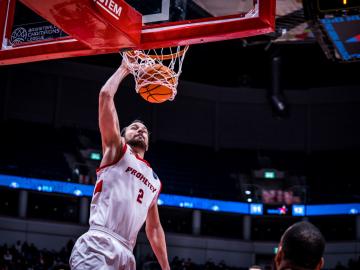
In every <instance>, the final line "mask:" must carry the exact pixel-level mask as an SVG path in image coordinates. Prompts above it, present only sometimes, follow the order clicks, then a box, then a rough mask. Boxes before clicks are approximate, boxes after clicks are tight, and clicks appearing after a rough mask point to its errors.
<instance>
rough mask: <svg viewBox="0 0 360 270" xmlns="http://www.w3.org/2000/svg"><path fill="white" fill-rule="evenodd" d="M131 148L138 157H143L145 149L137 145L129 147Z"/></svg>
mask: <svg viewBox="0 0 360 270" xmlns="http://www.w3.org/2000/svg"><path fill="white" fill-rule="evenodd" d="M131 148H132V150H133V151H134V152H135V153H136V154H137V155H138V156H139V157H141V158H142V159H144V156H145V151H144V150H143V149H142V148H139V147H131Z"/></svg>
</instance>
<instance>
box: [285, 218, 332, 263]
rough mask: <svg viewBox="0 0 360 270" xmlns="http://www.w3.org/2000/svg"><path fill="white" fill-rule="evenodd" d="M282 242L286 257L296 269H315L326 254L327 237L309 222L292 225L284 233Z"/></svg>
mask: <svg viewBox="0 0 360 270" xmlns="http://www.w3.org/2000/svg"><path fill="white" fill-rule="evenodd" d="M281 242H282V251H283V253H284V259H285V260H286V261H288V262H289V263H290V264H291V265H293V268H294V269H295V268H297V267H301V268H305V269H315V267H316V266H317V265H318V264H319V262H320V261H321V258H322V257H323V254H324V249H325V239H324V237H323V235H322V234H321V232H320V230H319V229H318V228H316V227H315V226H314V225H313V224H311V223H309V222H305V221H302V222H298V223H295V224H294V225H292V226H291V227H290V228H288V229H287V230H286V232H285V233H284V234H283V236H282V239H281ZM290 268H292V267H290Z"/></svg>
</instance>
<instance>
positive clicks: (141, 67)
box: [121, 46, 189, 100]
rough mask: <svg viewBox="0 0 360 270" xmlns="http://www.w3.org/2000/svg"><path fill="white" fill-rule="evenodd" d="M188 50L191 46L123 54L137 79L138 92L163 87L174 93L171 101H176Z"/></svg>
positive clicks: (136, 88) (125, 52) (136, 87)
mask: <svg viewBox="0 0 360 270" xmlns="http://www.w3.org/2000/svg"><path fill="white" fill-rule="evenodd" d="M188 48H189V46H177V47H171V48H161V49H149V50H133V51H124V52H121V55H122V57H123V61H125V63H126V65H127V66H128V68H129V70H130V73H131V74H132V75H134V77H135V82H136V86H135V90H136V92H137V93H139V91H141V89H146V88H147V87H149V86H156V85H161V86H164V87H167V88H169V89H170V90H171V91H172V96H171V97H170V98H169V100H174V98H175V96H176V93H177V85H178V79H179V76H180V74H181V70H182V64H183V61H184V57H185V54H186V52H187V50H188Z"/></svg>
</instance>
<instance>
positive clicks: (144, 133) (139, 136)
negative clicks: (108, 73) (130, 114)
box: [125, 122, 149, 151]
mask: <svg viewBox="0 0 360 270" xmlns="http://www.w3.org/2000/svg"><path fill="white" fill-rule="evenodd" d="M125 141H126V143H128V144H129V145H131V146H133V147H139V148H141V149H143V150H144V151H145V150H147V149H148V145H149V132H148V130H147V128H146V126H145V125H144V124H142V123H139V122H135V123H132V124H131V125H130V126H128V127H127V128H126V132H125Z"/></svg>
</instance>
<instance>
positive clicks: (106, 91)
mask: <svg viewBox="0 0 360 270" xmlns="http://www.w3.org/2000/svg"><path fill="white" fill-rule="evenodd" d="M128 74H129V71H128V69H127V67H126V65H124V64H122V65H121V66H120V67H119V68H118V69H117V70H116V72H115V73H114V74H113V75H112V76H111V77H110V78H109V79H108V80H107V82H106V83H105V84H104V86H103V87H102V88H101V91H100V94H99V127H100V133H101V141H102V149H103V160H102V162H101V165H104V164H108V163H111V162H113V161H114V160H115V159H116V158H118V155H119V154H120V150H121V148H122V140H121V136H120V125H119V119H118V116H117V112H116V108H115V104H114V96H115V94H116V92H117V90H118V87H119V84H120V83H121V81H122V80H123V79H124V78H125V77H126V76H127V75H128Z"/></svg>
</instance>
